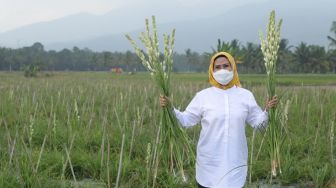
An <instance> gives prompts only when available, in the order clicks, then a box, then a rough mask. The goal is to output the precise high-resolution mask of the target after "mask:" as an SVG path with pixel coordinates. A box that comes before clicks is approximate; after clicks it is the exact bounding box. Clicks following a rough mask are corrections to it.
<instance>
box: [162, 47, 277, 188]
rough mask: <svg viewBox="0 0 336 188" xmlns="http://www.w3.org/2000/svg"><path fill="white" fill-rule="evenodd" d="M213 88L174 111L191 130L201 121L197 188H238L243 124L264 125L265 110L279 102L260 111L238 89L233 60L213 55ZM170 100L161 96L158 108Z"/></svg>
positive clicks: (242, 176)
mask: <svg viewBox="0 0 336 188" xmlns="http://www.w3.org/2000/svg"><path fill="white" fill-rule="evenodd" d="M209 82H210V84H211V85H212V87H210V88H207V89H204V90H202V91H200V92H198V93H197V94H196V95H195V96H194V98H193V99H192V100H191V102H190V103H189V105H188V106H187V108H186V109H185V111H184V112H181V111H179V110H177V109H175V108H174V111H175V114H176V117H177V119H178V120H179V122H180V123H181V125H182V126H184V127H191V126H194V125H196V124H198V123H199V122H201V126H202V130H201V132H200V136H199V140H198V144H197V157H196V181H197V183H198V186H199V187H200V188H202V187H209V188H210V187H211V188H214V187H216V188H236V187H237V188H238V187H239V188H241V187H243V186H244V184H245V181H246V176H247V158H248V154H247V142H246V135H245V123H248V124H250V125H251V126H252V127H253V128H261V127H264V126H266V125H267V121H268V114H267V111H268V110H269V109H270V108H272V107H275V106H276V105H277V103H278V99H277V97H276V96H274V97H272V99H271V100H267V101H266V105H265V108H264V110H262V109H261V108H260V107H259V106H258V104H257V102H256V100H255V98H254V96H253V94H252V93H251V92H250V91H249V90H247V89H244V88H242V87H241V85H240V81H239V78H238V73H237V67H236V63H235V61H234V58H233V57H232V56H231V55H230V54H229V53H226V52H219V53H216V54H215V55H214V56H213V57H212V58H211V61H210V66H209ZM170 102H171V101H170V100H169V99H168V98H167V97H166V96H163V95H161V96H160V105H161V106H166V105H167V104H168V103H170Z"/></svg>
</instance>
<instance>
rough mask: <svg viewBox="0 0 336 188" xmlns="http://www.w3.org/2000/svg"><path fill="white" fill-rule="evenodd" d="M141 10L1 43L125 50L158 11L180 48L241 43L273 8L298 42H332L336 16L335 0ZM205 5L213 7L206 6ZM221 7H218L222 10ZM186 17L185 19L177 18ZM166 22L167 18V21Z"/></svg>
mask: <svg viewBox="0 0 336 188" xmlns="http://www.w3.org/2000/svg"><path fill="white" fill-rule="evenodd" d="M162 7H163V8H162V9H158V10H151V9H150V8H144V9H141V10H138V9H135V8H129V9H124V10H115V11H111V12H109V13H107V14H104V15H90V14H85V13H82V14H77V15H72V16H68V17H64V18H61V19H58V20H54V21H50V22H44V23H37V24H33V25H28V26H25V27H22V28H19V29H16V30H13V31H9V32H6V33H2V34H0V44H1V45H4V46H10V47H17V46H18V45H19V46H23V45H31V44H32V43H33V42H35V41H39V42H42V43H43V44H44V45H45V46H46V48H47V49H57V50H59V49H62V48H72V47H73V46H78V47H80V48H82V47H88V48H90V49H93V50H111V51H125V50H128V49H131V46H130V44H129V43H128V41H127V40H126V39H125V37H124V34H125V33H129V34H130V35H131V36H132V37H134V38H137V36H138V35H139V33H140V31H143V30H144V18H145V17H149V16H150V15H151V14H152V13H153V14H155V15H157V20H158V22H159V23H161V24H159V25H158V28H159V31H161V32H165V33H166V32H169V31H171V29H172V28H176V30H177V31H176V50H177V51H184V50H185V49H187V48H191V49H192V50H196V51H200V52H203V51H209V50H210V47H211V46H214V45H215V44H216V42H217V39H218V38H221V39H223V40H226V41H229V40H232V39H235V38H237V39H239V40H240V41H241V42H242V43H245V42H247V41H249V42H255V43H258V42H259V38H258V37H259V35H258V32H259V30H260V29H262V30H263V31H265V27H266V23H267V18H268V15H269V12H270V11H271V10H272V9H275V10H276V14H277V15H276V16H277V18H283V26H282V37H283V38H287V39H289V41H290V43H291V44H293V45H296V44H297V43H299V42H301V41H304V42H307V43H309V44H319V45H327V44H328V40H327V39H326V36H327V35H329V34H330V33H329V29H330V26H331V23H332V21H335V20H336V11H335V7H336V1H331V0H321V1H307V0H305V1H303V0H297V1H290V0H282V1H271V2H266V3H259V4H251V5H246V6H242V7H238V8H235V9H231V10H229V11H224V12H223V13H222V14H218V13H216V12H215V13H213V14H214V15H215V14H217V16H212V17H210V18H201V17H202V11H200V10H193V11H189V12H188V15H187V13H186V11H185V10H183V9H182V8H176V10H174V11H173V10H167V9H164V5H162ZM204 8H205V9H204V10H203V11H208V10H206V9H207V8H210V7H204ZM217 12H218V11H217ZM180 18H184V20H185V21H178V22H177V21H175V20H178V19H180ZM164 22H165V23H164Z"/></svg>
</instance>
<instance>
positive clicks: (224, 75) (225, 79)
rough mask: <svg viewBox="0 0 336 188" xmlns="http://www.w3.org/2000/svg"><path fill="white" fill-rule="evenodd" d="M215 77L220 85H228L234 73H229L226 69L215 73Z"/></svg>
mask: <svg viewBox="0 0 336 188" xmlns="http://www.w3.org/2000/svg"><path fill="white" fill-rule="evenodd" d="M213 77H214V78H215V80H216V81H217V82H218V83H220V84H222V85H226V84H228V83H229V82H230V81H231V80H232V78H233V71H228V70H225V69H221V70H218V71H216V72H214V73H213Z"/></svg>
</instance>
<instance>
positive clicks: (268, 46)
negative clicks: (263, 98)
mask: <svg viewBox="0 0 336 188" xmlns="http://www.w3.org/2000/svg"><path fill="white" fill-rule="evenodd" d="M281 23H282V20H280V21H279V22H278V23H277V24H276V21H275V11H274V10H273V11H272V12H271V15H270V18H269V22H268V26H267V36H266V37H265V38H264V36H263V33H262V32H260V41H261V51H262V53H263V55H264V61H265V67H266V72H267V81H266V82H267V92H268V97H270V98H272V97H273V96H275V95H276V92H275V85H276V82H275V81H276V80H275V72H276V62H277V59H278V49H279V43H280V28H281ZM278 110H279V109H278V108H271V109H270V110H269V113H268V117H269V118H268V128H267V131H266V134H267V135H266V136H267V141H268V142H267V143H268V147H267V148H268V150H269V156H270V159H271V174H272V176H273V177H275V176H277V172H280V173H281V167H280V149H281V145H282V143H283V140H284V139H283V134H282V131H283V129H282V128H281V125H280V121H279V118H280V113H281V112H279V111H278Z"/></svg>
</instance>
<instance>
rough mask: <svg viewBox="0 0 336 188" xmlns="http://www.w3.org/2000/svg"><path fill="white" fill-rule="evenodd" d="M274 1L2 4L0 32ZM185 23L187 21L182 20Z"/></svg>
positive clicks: (13, 0) (41, 0)
mask: <svg viewBox="0 0 336 188" xmlns="http://www.w3.org/2000/svg"><path fill="white" fill-rule="evenodd" d="M264 1H270V0H248V1H246V0H0V5H1V6H0V32H5V31H9V30H12V29H15V28H18V27H21V26H24V25H29V24H32V23H38V22H44V21H50V20H54V19H58V18H61V17H65V16H68V15H72V14H77V13H83V12H86V13H91V14H104V13H107V12H109V11H112V10H116V9H121V8H125V7H130V6H137V7H140V8H141V7H143V8H146V7H151V9H155V7H156V6H158V5H159V4H160V5H161V6H162V4H164V5H165V6H167V8H171V9H173V8H174V7H176V6H180V7H181V6H182V7H185V8H186V11H188V10H191V9H196V10H198V9H199V10H203V9H204V7H211V8H209V9H208V10H211V11H207V12H204V11H202V15H199V17H210V16H213V15H217V14H220V13H221V11H226V10H229V9H231V8H234V7H237V6H242V5H245V4H248V3H256V2H264ZM181 19H183V18H181Z"/></svg>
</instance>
